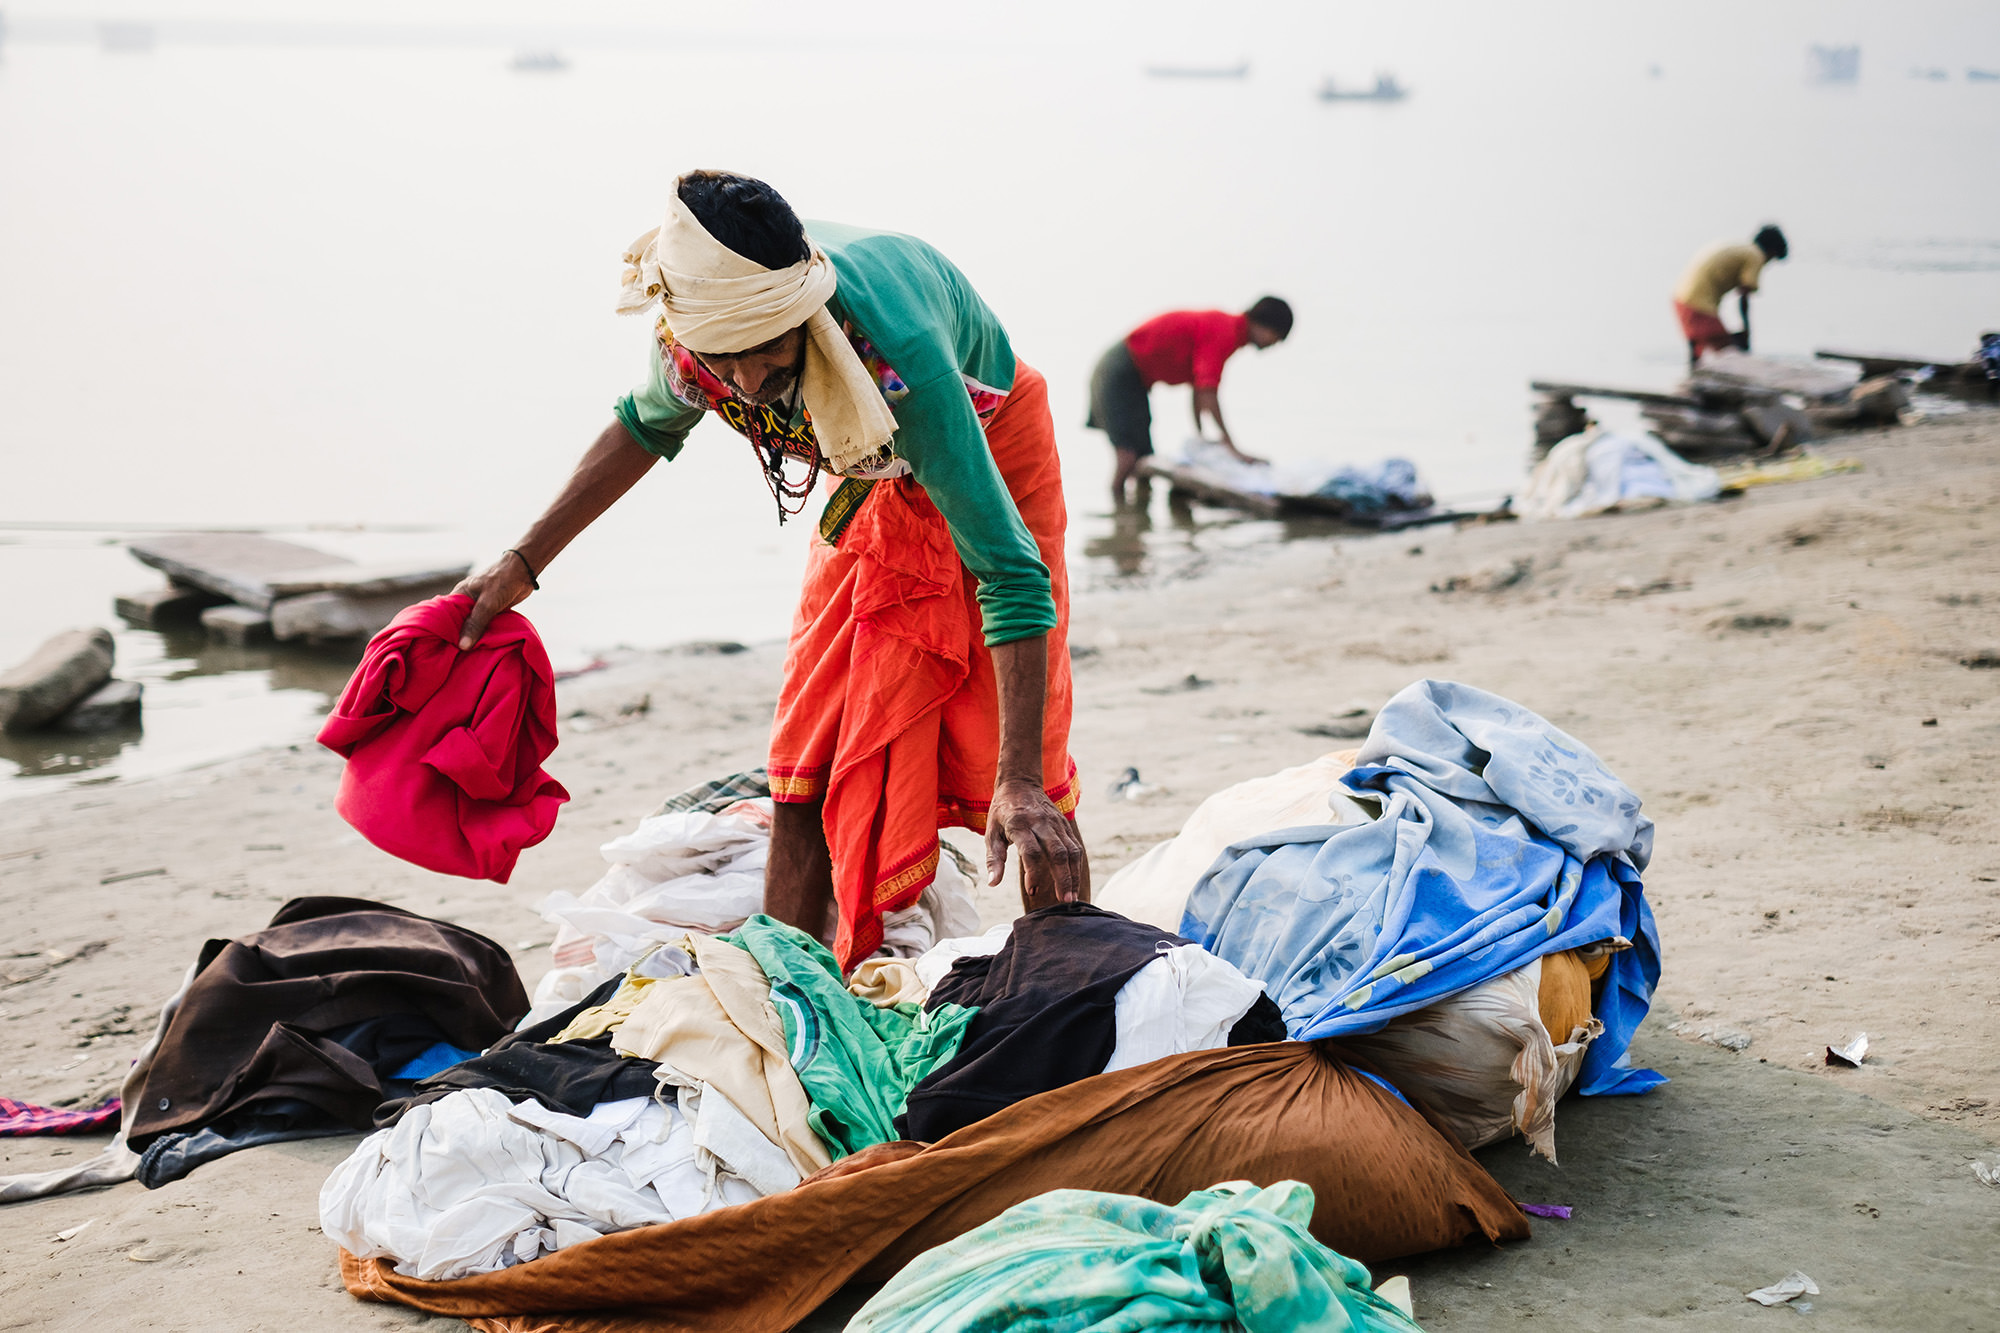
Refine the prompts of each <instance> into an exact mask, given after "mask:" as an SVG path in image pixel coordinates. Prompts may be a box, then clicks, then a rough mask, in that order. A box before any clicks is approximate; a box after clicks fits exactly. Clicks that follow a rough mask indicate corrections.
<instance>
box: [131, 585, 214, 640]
mask: <svg viewBox="0 0 2000 1333" xmlns="http://www.w3.org/2000/svg"><path fill="white" fill-rule="evenodd" d="M227 600H228V599H227V598H224V597H220V596H217V595H216V594H215V593H212V592H209V591H207V590H206V589H202V588H186V587H181V586H179V585H177V584H172V583H169V584H168V585H166V586H165V587H163V588H148V589H146V590H145V591H144V592H128V593H121V594H120V595H119V596H118V597H117V599H116V600H114V601H113V602H112V604H111V608H112V610H114V611H116V612H117V613H118V618H119V619H120V620H123V621H124V622H125V623H126V624H128V625H131V626H132V627H133V628H135V629H166V628H168V627H170V626H181V625H193V624H195V623H196V622H198V621H199V620H200V619H201V613H202V612H203V611H205V610H207V609H208V608H209V607H211V606H215V605H218V604H219V603H221V602H224V601H227Z"/></svg>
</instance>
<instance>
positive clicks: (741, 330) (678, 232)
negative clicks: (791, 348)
mask: <svg viewBox="0 0 2000 1333" xmlns="http://www.w3.org/2000/svg"><path fill="white" fill-rule="evenodd" d="M625 265H626V267H625V277H624V283H623V288H622V290H621V291H620V293H619V298H618V313H619V314H621V315H630V314H637V313H639V312H641V311H644V310H646V309H649V308H650V307H651V306H652V305H653V303H654V302H656V301H657V302H659V304H660V308H661V310H662V311H663V312H664V313H665V315H666V318H667V327H668V328H669V329H671V330H672V331H673V335H674V338H675V340H676V341H677V342H679V343H680V344H681V345H682V346H683V347H686V348H687V349H688V350H689V351H691V352H711V353H716V354H721V353H726V352H742V351H747V350H748V349H750V348H752V347H756V346H759V345H761V344H763V343H767V342H769V341H771V339H773V338H775V337H777V336H778V335H779V334H782V333H785V332H787V331H789V330H791V329H795V328H797V327H798V326H799V325H801V324H803V325H805V328H806V359H805V367H804V370H803V371H802V373H801V374H800V376H799V392H800V394H801V395H803V397H804V399H805V407H806V412H807V413H808V414H809V415H810V416H811V418H812V428H813V435H814V436H815V437H816V438H817V439H818V441H819V449H820V454H821V455H822V456H823V457H824V458H825V459H826V463H827V466H828V468H829V469H831V470H832V471H834V472H845V471H847V470H848V469H849V468H851V467H853V466H855V465H856V464H858V463H861V462H862V461H864V460H866V459H869V458H871V457H873V456H874V455H876V454H878V453H880V452H881V451H882V450H884V449H885V448H887V447H888V444H889V437H890V436H892V435H894V434H895V432H896V419H895V417H894V416H892V415H891V414H890V412H889V406H888V404H887V403H885V402H883V401H882V392H881V390H880V389H879V388H878V387H877V386H876V384H875V380H874V377H873V376H871V375H870V374H869V373H868V368H867V367H866V366H864V365H862V364H861V358H860V357H859V356H856V355H855V353H854V347H853V345H852V344H851V343H849V342H848V341H847V337H846V335H845V334H843V333H842V332H841V331H840V326H839V325H838V324H836V323H834V320H833V316H832V315H830V314H828V313H827V309H826V303H827V300H828V298H829V297H831V296H832V295H833V291H834V285H835V278H834V272H833V265H832V264H830V263H828V262H827V258H826V255H825V253H824V252H823V251H821V250H820V249H819V248H818V247H817V246H814V247H813V250H812V253H811V254H810V255H808V256H807V257H806V258H805V259H803V260H801V261H800V262H798V263H796V264H794V265H792V266H791V267H790V268H780V269H770V268H765V267H764V266H763V265H762V264H759V263H757V262H756V261H755V260H751V259H745V258H744V257H743V256H742V255H739V254H737V253H736V252H735V251H734V250H731V249H730V248H729V247H728V246H726V245H724V244H722V242H720V241H718V240H716V239H715V238H714V237H713V236H711V235H709V234H708V229H707V228H705V227H703V226H702V225H701V223H700V222H699V221H697V220H696V218H695V216H694V214H693V213H691V212H689V211H688V206H687V205H686V204H685V203H683V202H682V201H681V196H680V182H679V181H675V182H674V192H673V194H672V195H671V196H670V197H669V201H668V204H667V217H666V221H664V222H662V223H661V224H660V225H659V226H658V227H656V228H654V229H653V230H652V231H649V232H647V233H646V234H645V235H644V236H641V237H640V238H639V239H638V240H636V241H634V242H632V244H631V245H629V246H628V247H626V250H625Z"/></svg>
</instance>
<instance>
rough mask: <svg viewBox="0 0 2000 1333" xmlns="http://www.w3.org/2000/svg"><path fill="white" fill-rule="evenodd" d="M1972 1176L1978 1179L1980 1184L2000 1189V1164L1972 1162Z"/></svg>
mask: <svg viewBox="0 0 2000 1333" xmlns="http://www.w3.org/2000/svg"><path fill="white" fill-rule="evenodd" d="M1972 1174H1973V1175H1975V1176H1978V1177H1979V1183H1980V1184H1982V1185H1991V1186H1993V1187H1994V1188H1996V1189H2000V1162H1974V1163H1973V1164H1972Z"/></svg>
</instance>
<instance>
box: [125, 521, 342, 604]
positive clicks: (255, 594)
mask: <svg viewBox="0 0 2000 1333" xmlns="http://www.w3.org/2000/svg"><path fill="white" fill-rule="evenodd" d="M125 549H126V550H128V551H130V552H131V553H132V555H133V557H134V558H135V559H137V560H138V561H139V562H140V563H141V564H146V565H151V566H152V567H153V568H155V569H157V570H160V571H162V572H164V573H165V574H166V575H167V576H168V577H169V578H171V579H173V580H174V581H175V582H176V583H180V584H185V585H187V586H190V587H195V588H202V589H205V590H206V591H208V592H212V593H216V594H218V595H219V596H222V597H227V598H228V599H229V600H230V601H232V602H236V603H238V604H240V605H243V606H248V607H251V608H254V609H255V610H258V611H263V612H267V613H268V612H269V611H270V609H271V603H272V602H273V601H275V600H276V594H275V593H273V592H272V591H271V582H270V581H271V580H272V579H274V578H276V577H278V576H279V575H282V574H296V573H298V572H299V571H301V570H323V569H325V568H326V567H327V566H329V565H352V564H353V563H354V562H353V561H352V560H343V559H341V558H340V557H339V556H337V555H333V554H331V553H330V552H327V551H318V550H314V549H313V548H312V547H310V546H301V545H300V544H298V543H297V542H286V541H279V540H277V539H276V538H275V537H264V536H260V535H258V534H256V533H250V532H189V533H175V534H172V535H169V536H163V537H145V538H142V539H140V540H138V541H135V542H130V543H128V544H127V546H126V548H125Z"/></svg>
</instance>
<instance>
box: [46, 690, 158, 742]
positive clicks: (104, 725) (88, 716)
mask: <svg viewBox="0 0 2000 1333" xmlns="http://www.w3.org/2000/svg"><path fill="white" fill-rule="evenodd" d="M145 692H146V687H145V686H143V685H141V684H140V683H139V682H138V681H136V680H107V681H105V682H104V684H102V685H100V686H98V687H97V689H96V690H95V691H94V692H93V693H92V694H90V695H89V696H88V697H87V698H85V699H84V700H83V701H82V702H81V703H79V704H77V705H76V706H75V707H73V708H71V709H70V710H69V711H68V712H67V713H64V714H63V715H62V716H61V717H59V718H57V719H56V720H55V729H56V730H57V731H67V732H71V733H76V734H83V735H90V734H93V733H95V732H100V731H116V730H117V729H118V728H120V727H131V726H137V725H138V722H139V708H140V700H141V698H142V696H143V695H144V694H145Z"/></svg>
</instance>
